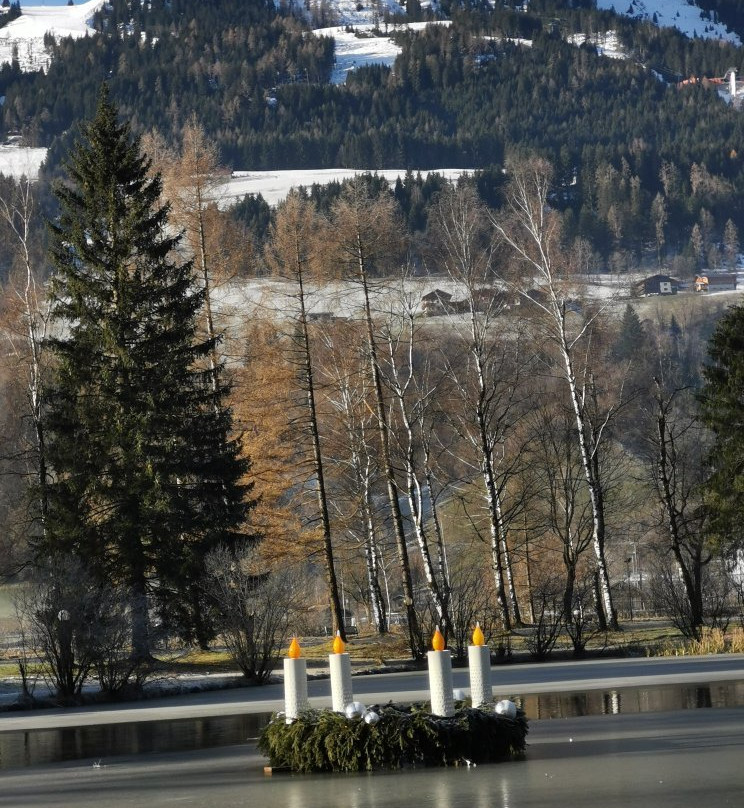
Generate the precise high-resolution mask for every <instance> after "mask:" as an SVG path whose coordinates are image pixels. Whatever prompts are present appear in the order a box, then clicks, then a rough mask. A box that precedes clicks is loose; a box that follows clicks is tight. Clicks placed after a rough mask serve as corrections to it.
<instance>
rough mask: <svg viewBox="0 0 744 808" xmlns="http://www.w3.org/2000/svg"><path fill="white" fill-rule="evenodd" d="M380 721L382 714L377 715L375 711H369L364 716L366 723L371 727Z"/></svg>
mask: <svg viewBox="0 0 744 808" xmlns="http://www.w3.org/2000/svg"><path fill="white" fill-rule="evenodd" d="M379 720H380V714H379V713H376V712H375V711H374V710H367V712H366V713H365V714H364V723H365V724H369V725H370V726H371V727H374V725H375V724H376V723H377V722H378V721H379Z"/></svg>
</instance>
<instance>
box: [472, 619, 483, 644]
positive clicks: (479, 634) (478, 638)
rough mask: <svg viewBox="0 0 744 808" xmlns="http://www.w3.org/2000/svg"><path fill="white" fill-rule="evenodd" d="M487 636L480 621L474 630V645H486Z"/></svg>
mask: <svg viewBox="0 0 744 808" xmlns="http://www.w3.org/2000/svg"><path fill="white" fill-rule="evenodd" d="M485 644H486V638H485V637H484V636H483V631H482V630H481V627H480V623H476V624H475V631H474V632H473V645H485Z"/></svg>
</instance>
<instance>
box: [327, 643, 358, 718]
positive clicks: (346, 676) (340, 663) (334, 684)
mask: <svg viewBox="0 0 744 808" xmlns="http://www.w3.org/2000/svg"><path fill="white" fill-rule="evenodd" d="M344 648H345V645H344V642H343V640H342V639H341V636H340V635H337V636H336V639H335V640H334V641H333V653H332V654H329V655H328V662H329V664H330V669H331V704H332V709H333V711H334V712H335V713H343V712H344V710H345V709H346V705H347V704H351V702H352V701H354V693H353V691H352V687H351V659H350V658H349V655H348V654H347V653H345V652H344Z"/></svg>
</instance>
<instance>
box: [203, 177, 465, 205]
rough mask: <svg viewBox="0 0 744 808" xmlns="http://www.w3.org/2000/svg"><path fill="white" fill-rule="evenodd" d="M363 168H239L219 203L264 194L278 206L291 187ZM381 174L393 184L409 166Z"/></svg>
mask: <svg viewBox="0 0 744 808" xmlns="http://www.w3.org/2000/svg"><path fill="white" fill-rule="evenodd" d="M366 171H367V169H363V168H357V169H354V168H325V169H317V170H307V171H302V170H299V169H298V170H296V171H235V172H233V176H232V178H231V179H230V180H229V181H228V182H227V183H225V185H223V186H222V188H220V190H219V191H218V193H217V201H218V205H219V207H221V208H227V207H230V205H232V204H234V203H235V202H238V201H240V200H241V199H242V198H243V197H244V196H245V195H246V194H261V196H262V197H263V198H264V199H265V200H266V202H268V203H269V205H272V206H275V205H277V204H279V202H281V201H282V200H283V199H284V198H285V197H286V196H287V194H288V193H289V191H290V189H291V188H298V187H299V186H302V187H303V188H310V186H311V185H327V184H328V183H329V182H333V181H337V182H342V181H343V180H345V179H347V178H349V177H354V176H356V175H357V174H364V173H366ZM373 173H375V174H378V175H379V176H381V177H385V179H386V180H387V181H388V182H389V183H390V184H391V185H392V184H394V183H395V180H396V179H397V178H398V177H400V178H401V179H403V177H404V176H405V174H406V172H405V169H401V168H392V169H386V170H383V171H375V172H373ZM429 173H430V172H429V171H422V172H421V176H422V177H426V176H427V175H428V174H429ZM434 173H437V174H441V175H442V176H444V177H446V178H447V179H448V180H456V179H457V178H458V177H460V176H461V175H462V174H465V173H466V169H463V168H439V169H437V170H436V172H434Z"/></svg>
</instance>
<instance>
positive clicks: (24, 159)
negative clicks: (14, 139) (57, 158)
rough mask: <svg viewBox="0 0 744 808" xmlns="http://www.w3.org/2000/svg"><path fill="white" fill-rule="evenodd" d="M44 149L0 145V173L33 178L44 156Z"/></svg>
mask: <svg viewBox="0 0 744 808" xmlns="http://www.w3.org/2000/svg"><path fill="white" fill-rule="evenodd" d="M46 152H47V150H46V149H28V148H25V147H18V146H0V174H5V176H6V177H15V178H16V179H20V178H21V177H27V178H28V179H30V180H35V179H36V178H37V177H38V176H39V167H40V166H41V164H42V162H44V158H45V157H46Z"/></svg>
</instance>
